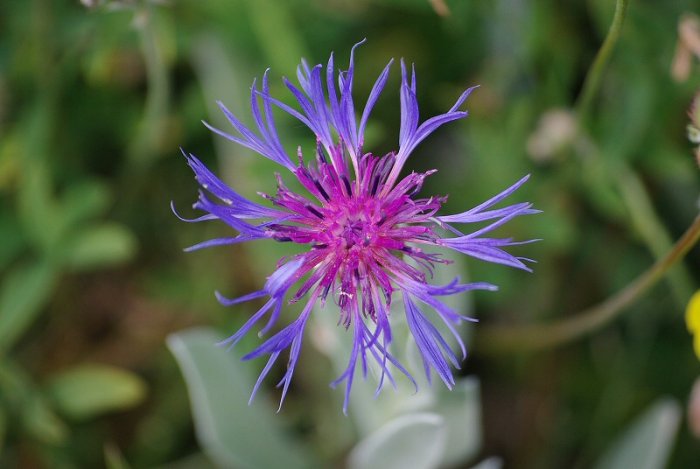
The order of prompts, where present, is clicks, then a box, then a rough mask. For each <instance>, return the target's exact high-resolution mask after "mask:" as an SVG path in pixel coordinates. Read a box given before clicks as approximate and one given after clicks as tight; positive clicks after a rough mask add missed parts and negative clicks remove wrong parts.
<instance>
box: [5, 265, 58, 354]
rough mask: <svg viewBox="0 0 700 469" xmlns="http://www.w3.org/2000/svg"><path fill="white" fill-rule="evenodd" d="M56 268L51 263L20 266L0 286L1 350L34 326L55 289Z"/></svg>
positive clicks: (6, 348)
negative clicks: (32, 324) (33, 323)
mask: <svg viewBox="0 0 700 469" xmlns="http://www.w3.org/2000/svg"><path fill="white" fill-rule="evenodd" d="M55 281H56V271H55V270H54V268H53V267H52V266H51V265H50V264H49V263H47V262H37V263H34V264H28V265H24V266H21V267H18V268H16V269H15V270H13V271H12V272H10V273H9V274H7V275H6V276H5V278H4V279H3V283H2V287H0V353H2V352H4V351H7V350H8V349H9V348H10V347H11V346H12V345H13V344H14V343H15V341H16V340H17V339H18V338H19V337H20V336H21V335H22V333H23V332H24V331H25V330H26V329H27V328H28V327H29V326H30V325H31V323H32V322H33V321H34V319H35V318H36V316H37V315H38V313H39V312H40V310H41V307H42V306H43V305H44V303H45V302H46V300H47V299H48V297H49V294H50V293H51V290H52V289H53V285H54V282H55Z"/></svg>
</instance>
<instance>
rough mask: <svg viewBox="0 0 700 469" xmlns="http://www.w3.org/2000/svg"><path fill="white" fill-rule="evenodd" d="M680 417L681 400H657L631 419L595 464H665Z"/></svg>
mask: <svg viewBox="0 0 700 469" xmlns="http://www.w3.org/2000/svg"><path fill="white" fill-rule="evenodd" d="M680 419H681V408H680V405H679V404H678V402H676V401H675V400H673V399H661V400H658V401H657V402H656V403H654V404H653V405H652V406H651V407H649V408H648V409H647V410H646V412H644V414H642V415H641V416H640V417H638V418H637V419H636V420H635V421H634V422H632V424H631V425H630V426H629V427H628V428H627V429H626V430H625V432H624V433H623V434H622V436H620V437H619V438H618V439H617V441H615V443H614V444H613V445H612V447H611V448H610V449H609V450H608V451H607V452H606V453H605V455H604V456H603V458H602V459H601V460H600V462H599V463H598V464H597V465H596V466H595V467H596V468H597V469H615V468H620V467H634V468H635V469H662V468H664V467H666V464H667V462H668V457H669V455H670V453H671V448H672V447H673V443H674V441H675V439H676V433H677V432H678V424H679V423H680Z"/></svg>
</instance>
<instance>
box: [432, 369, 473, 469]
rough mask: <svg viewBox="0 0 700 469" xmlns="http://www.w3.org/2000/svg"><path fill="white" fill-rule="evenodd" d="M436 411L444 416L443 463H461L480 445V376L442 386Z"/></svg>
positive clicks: (448, 464) (471, 456) (450, 464)
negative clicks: (446, 388) (449, 385)
mask: <svg viewBox="0 0 700 469" xmlns="http://www.w3.org/2000/svg"><path fill="white" fill-rule="evenodd" d="M435 412H436V413H438V414H439V415H441V416H442V418H443V419H445V425H446V427H447V445H446V448H445V455H444V457H443V459H442V463H443V464H444V465H447V466H452V465H457V464H458V463H464V462H466V461H467V460H469V459H471V458H473V457H474V456H476V455H477V453H478V452H479V450H480V449H481V443H482V435H481V398H480V393H479V380H478V379H476V378H463V379H460V380H458V381H457V383H456V385H455V387H454V388H453V389H452V391H449V390H442V391H441V392H440V393H439V397H438V399H437V400H436V403H435Z"/></svg>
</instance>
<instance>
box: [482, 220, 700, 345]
mask: <svg viewBox="0 0 700 469" xmlns="http://www.w3.org/2000/svg"><path fill="white" fill-rule="evenodd" d="M699 239H700V216H698V217H697V218H695V221H693V224H692V225H690V227H689V228H688V229H687V230H686V232H685V233H684V234H683V236H682V237H681V238H680V239H679V240H678V242H676V244H675V245H674V246H673V248H672V249H671V251H670V252H669V253H668V254H667V255H666V256H665V257H663V258H661V259H659V260H658V261H657V262H656V263H655V264H654V265H653V266H652V267H651V268H650V269H649V270H647V271H646V272H644V273H643V274H642V275H640V276H639V277H637V278H636V279H635V280H634V281H632V282H631V283H630V284H629V285H627V286H626V287H625V288H623V289H622V290H621V291H619V292H618V293H616V294H614V295H613V296H611V297H609V298H608V299H606V300H604V301H603V302H601V303H599V304H597V305H595V306H593V307H591V308H588V309H586V310H583V311H581V312H579V313H576V314H574V315H572V317H570V318H566V319H562V320H559V321H556V322H553V323H550V324H532V325H524V326H485V327H481V328H479V329H480V330H479V331H478V334H477V347H478V348H479V350H482V351H486V352H500V351H505V350H509V349H530V350H536V349H542V348H547V347H555V346H557V345H561V344H564V343H566V342H570V341H572V340H575V339H578V338H580V337H583V336H584V335H586V334H589V333H591V332H593V331H595V330H596V329H598V328H600V327H601V326H603V325H604V324H606V323H608V322H610V321H611V320H612V319H613V318H615V317H616V316H617V315H618V314H620V313H621V312H622V311H624V310H625V308H627V307H628V306H630V305H631V304H633V303H634V302H635V301H636V300H637V299H638V298H639V297H641V296H642V294H643V293H644V292H646V291H647V290H648V289H649V288H650V287H652V286H653V285H654V284H656V282H658V281H659V280H660V279H661V278H662V277H663V276H664V275H666V273H667V272H668V271H669V269H670V268H671V267H672V266H673V265H674V264H675V263H676V262H678V261H680V260H681V259H683V257H684V256H685V255H686V254H687V253H688V251H689V250H690V249H691V248H692V247H693V246H694V245H695V244H696V243H697V242H698V240H699Z"/></svg>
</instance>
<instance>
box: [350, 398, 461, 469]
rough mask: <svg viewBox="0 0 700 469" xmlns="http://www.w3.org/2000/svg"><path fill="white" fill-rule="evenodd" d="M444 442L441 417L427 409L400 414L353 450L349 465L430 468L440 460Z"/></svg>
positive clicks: (355, 468) (355, 467) (371, 468)
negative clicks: (426, 410) (425, 410)
mask: <svg viewBox="0 0 700 469" xmlns="http://www.w3.org/2000/svg"><path fill="white" fill-rule="evenodd" d="M446 443H447V428H446V426H445V421H444V419H443V418H442V417H441V416H439V415H437V414H434V413H430V412H416V413H411V414H407V415H402V416H401V417H397V418H395V419H394V420H392V421H390V422H389V423H387V424H386V425H384V426H382V427H381V428H379V429H378V430H376V431H375V432H373V433H372V434H370V435H369V436H367V437H366V438H364V439H363V440H362V441H360V442H359V443H358V444H357V446H355V448H354V449H353V450H352V452H351V453H350V456H349V459H348V467H350V468H351V469H374V468H376V469H403V468H406V467H410V468H412V469H423V468H425V469H430V468H434V467H437V466H438V464H439V463H440V461H441V459H442V457H443V454H444V451H445V444H446Z"/></svg>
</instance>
